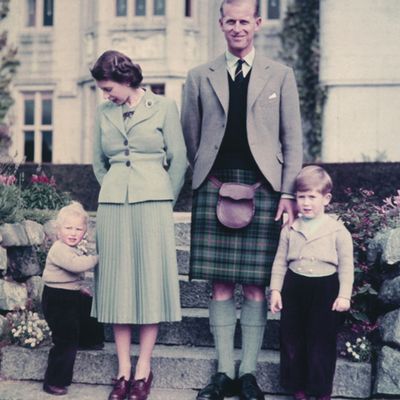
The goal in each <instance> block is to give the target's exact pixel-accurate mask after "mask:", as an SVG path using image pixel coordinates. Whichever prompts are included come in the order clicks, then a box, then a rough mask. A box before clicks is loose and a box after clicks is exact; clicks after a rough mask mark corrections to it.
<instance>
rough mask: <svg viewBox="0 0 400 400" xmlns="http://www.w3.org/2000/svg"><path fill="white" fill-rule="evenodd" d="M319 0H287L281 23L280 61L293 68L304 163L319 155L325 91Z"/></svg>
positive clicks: (313, 159) (314, 159)
mask: <svg viewBox="0 0 400 400" xmlns="http://www.w3.org/2000/svg"><path fill="white" fill-rule="evenodd" d="M319 11H320V0H306V1H305V0H291V1H290V2H289V4H288V8H287V13H286V16H285V18H284V20H283V27H282V32H281V42H282V54H281V58H282V59H283V60H284V61H285V62H286V63H287V64H288V65H291V66H292V67H293V69H294V72H295V75H296V79H297V84H298V89H299V96H300V108H301V114H302V119H303V131H304V138H305V140H304V145H305V149H304V153H305V161H308V162H310V161H316V160H318V159H319V158H320V156H321V144H322V111H323V104H324V100H325V88H324V87H322V86H321V85H320V83H319V59H320V51H319Z"/></svg>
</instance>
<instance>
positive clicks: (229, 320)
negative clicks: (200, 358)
mask: <svg viewBox="0 0 400 400" xmlns="http://www.w3.org/2000/svg"><path fill="white" fill-rule="evenodd" d="M220 14H221V15H220V20H219V23H220V27H221V30H222V32H223V33H224V35H225V39H226V43H227V51H226V52H225V54H223V55H221V56H219V57H218V58H217V59H215V60H214V61H212V62H210V63H208V64H205V65H201V66H199V67H197V68H194V69H193V70H191V71H190V72H189V74H188V77H187V81H186V84H185V89H184V101H183V106H182V125H183V130H184V136H185V140H186V145H187V150H188V158H189V162H190V165H191V167H192V169H193V190H194V194H193V209H192V234H191V261H190V278H191V279H208V280H210V281H211V282H212V300H211V302H210V328H211V331H212V333H213V336H214V342H215V346H216V352H217V358H218V372H217V373H216V374H215V375H213V377H212V378H211V383H210V384H209V385H207V386H206V387H205V388H204V389H202V390H200V392H199V393H198V396H197V399H198V400H206V399H207V400H220V399H223V398H224V397H230V396H233V395H236V394H239V396H240V399H242V400H250V399H264V396H263V394H262V391H261V389H260V388H259V386H258V384H257V381H256V378H255V371H256V366H257V357H258V353H259V351H260V347H261V343H262V339H263V335H264V328H265V324H266V317H267V304H266V298H265V288H266V285H268V284H269V279H270V270H271V265H272V262H273V260H274V256H275V252H276V248H277V242H278V239H279V233H280V227H281V222H280V220H281V217H282V215H283V213H284V212H285V213H287V220H288V221H287V222H288V223H289V224H290V223H291V222H292V221H293V219H294V216H295V209H294V208H295V206H294V201H293V183H294V178H295V176H296V175H297V173H298V172H299V170H300V168H301V164H302V134H301V122H300V112H299V102H298V93H297V88H296V83H295V79H294V75H293V72H292V70H291V69H290V68H288V67H285V66H283V65H280V64H278V63H276V62H274V61H272V60H270V59H268V58H266V57H263V56H261V55H260V54H258V53H257V54H256V52H255V49H254V46H253V41H254V34H255V32H256V31H258V29H259V28H260V24H261V18H260V16H259V11H258V5H257V1H256V0H224V1H222V4H221V8H220ZM210 176H213V177H216V178H217V179H218V180H219V181H222V182H240V183H243V184H254V183H256V182H261V183H262V186H261V187H260V188H258V189H257V191H256V195H255V203H256V206H255V210H256V211H255V214H254V217H253V220H252V221H251V223H250V224H249V225H248V226H246V227H245V228H242V229H229V228H226V227H224V226H223V225H222V224H221V223H220V222H219V221H218V220H217V218H216V214H215V207H216V204H217V201H218V188H217V187H216V185H215V180H214V178H212V180H213V181H214V182H212V181H211V180H210V179H208V178H209V177H210ZM235 283H239V284H242V287H243V293H244V302H243V305H242V307H241V316H240V324H241V331H242V358H241V363H240V368H239V371H238V379H235V377H236V374H235V364H234V355H233V349H234V343H233V338H234V332H235V325H236V307H235V301H234V288H235Z"/></svg>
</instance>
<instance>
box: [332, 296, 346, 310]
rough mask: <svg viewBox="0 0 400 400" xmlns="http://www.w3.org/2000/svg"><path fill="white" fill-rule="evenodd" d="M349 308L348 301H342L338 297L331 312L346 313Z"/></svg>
mask: <svg viewBox="0 0 400 400" xmlns="http://www.w3.org/2000/svg"><path fill="white" fill-rule="evenodd" d="M349 308H350V300H349V299H344V298H343V297H338V298H337V299H336V300H335V302H334V303H333V306H332V311H339V312H343V311H347V310H348V309H349Z"/></svg>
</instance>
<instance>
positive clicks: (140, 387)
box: [128, 371, 153, 400]
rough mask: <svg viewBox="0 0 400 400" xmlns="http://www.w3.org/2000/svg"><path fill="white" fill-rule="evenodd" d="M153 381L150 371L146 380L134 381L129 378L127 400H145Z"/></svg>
mask: <svg viewBox="0 0 400 400" xmlns="http://www.w3.org/2000/svg"><path fill="white" fill-rule="evenodd" d="M152 381H153V373H152V372H151V371H150V374H149V376H148V378H147V379H146V380H145V379H138V380H135V379H134V377H132V378H131V381H130V388H129V394H128V400H146V399H147V397H148V396H149V394H150V387H151V382H152Z"/></svg>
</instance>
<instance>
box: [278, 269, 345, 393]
mask: <svg viewBox="0 0 400 400" xmlns="http://www.w3.org/2000/svg"><path fill="white" fill-rule="evenodd" d="M338 293H339V280H338V275H337V274H334V275H330V276H324V277H315V278H314V277H306V276H302V275H299V274H296V273H294V272H293V271H291V270H288V271H287V273H286V276H285V281H284V284H283V288H282V302H283V309H282V311H281V364H280V373H281V384H282V386H283V387H286V388H288V389H290V390H292V391H298V390H304V391H306V392H307V393H308V394H312V395H315V396H324V395H330V394H331V393H332V383H333V377H334V374H335V366H336V337H337V332H338V328H339V327H340V324H341V322H342V318H343V313H339V312H337V311H332V305H333V303H334V301H335V299H336V298H337V295H338Z"/></svg>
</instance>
